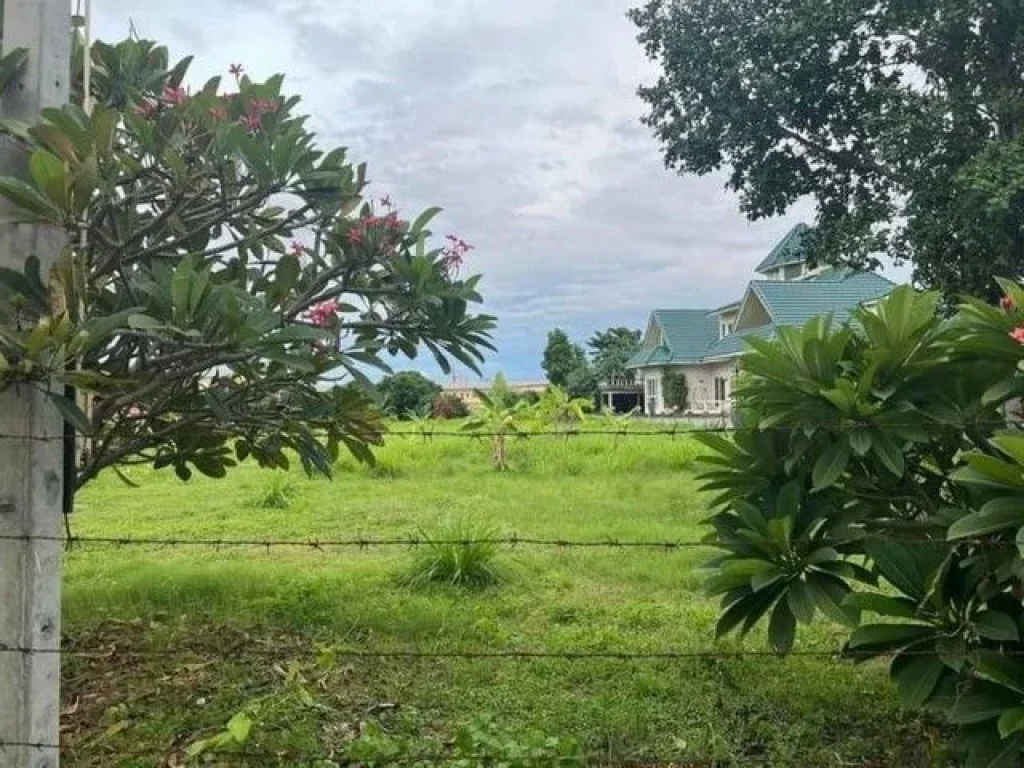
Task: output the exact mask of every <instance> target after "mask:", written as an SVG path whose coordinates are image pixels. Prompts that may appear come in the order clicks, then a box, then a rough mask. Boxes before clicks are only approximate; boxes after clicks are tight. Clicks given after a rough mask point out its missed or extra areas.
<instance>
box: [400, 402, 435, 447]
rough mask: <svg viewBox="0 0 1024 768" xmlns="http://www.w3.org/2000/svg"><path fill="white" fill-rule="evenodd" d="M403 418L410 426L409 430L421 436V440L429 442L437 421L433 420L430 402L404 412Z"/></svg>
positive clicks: (432, 437)
mask: <svg viewBox="0 0 1024 768" xmlns="http://www.w3.org/2000/svg"><path fill="white" fill-rule="evenodd" d="M405 420H406V421H408V422H409V426H410V427H412V430H411V431H412V432H415V433H416V434H418V435H419V436H420V437H421V438H423V442H425V443H429V442H430V441H431V440H433V439H434V429H435V428H436V424H437V423H436V422H435V421H434V414H433V406H432V404H428V405H426V406H424V407H422V408H420V409H419V410H417V411H409V412H408V413H406V414H405Z"/></svg>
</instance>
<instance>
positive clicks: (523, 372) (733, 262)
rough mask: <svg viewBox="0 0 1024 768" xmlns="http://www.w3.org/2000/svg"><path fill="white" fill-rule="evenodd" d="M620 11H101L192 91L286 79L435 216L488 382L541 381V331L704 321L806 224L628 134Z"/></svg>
mask: <svg viewBox="0 0 1024 768" xmlns="http://www.w3.org/2000/svg"><path fill="white" fill-rule="evenodd" d="M629 4H630V3H629V0H587V2H565V0H559V1H557V2H552V0H420V1H416V0H374V2H356V0H330V1H329V2H328V1H327V0H203V1H202V2H200V1H199V0H176V1H175V2H166V1H165V0H96V7H97V9H98V13H99V18H98V23H97V32H98V34H99V35H100V36H102V37H104V38H105V39H111V38H120V37H123V36H124V34H125V33H126V31H127V28H128V24H127V20H128V18H129V17H131V18H132V20H133V22H134V24H135V27H136V28H137V29H138V30H139V33H140V34H141V35H143V36H147V37H153V38H156V39H159V40H160V41H161V42H164V43H166V44H168V45H169V46H170V47H171V49H172V54H173V55H175V56H180V55H184V54H186V53H194V54H195V55H196V63H195V65H194V67H195V70H196V74H197V78H196V79H197V80H198V79H205V77H208V76H209V75H211V74H214V73H223V72H225V71H226V69H227V66H228V65H229V64H230V63H232V62H236V61H238V62H242V63H244V64H245V66H246V68H247V69H248V70H249V71H250V72H252V73H253V75H254V76H255V77H265V76H268V75H270V74H272V73H274V72H278V71H283V72H285V73H286V74H287V79H286V86H287V87H290V88H291V89H293V90H295V91H296V92H298V93H300V94H301V95H302V96H303V97H304V100H305V105H306V109H307V110H309V111H310V113H311V114H312V116H313V125H314V126H315V127H316V128H317V130H319V131H320V132H321V135H322V139H323V141H324V142H325V143H331V144H342V145H345V146H348V147H350V149H351V154H352V156H353V157H354V158H356V159H360V160H366V161H368V163H369V169H370V178H371V180H372V182H373V189H374V191H375V192H388V193H389V194H391V195H392V196H393V197H394V198H395V199H396V200H397V201H399V202H401V204H402V205H403V206H404V207H405V209H406V210H412V209H416V208H422V207H424V206H426V205H430V204H439V205H442V206H443V207H444V208H445V214H443V216H442V217H441V218H440V219H439V222H440V226H439V229H440V230H441V231H442V232H448V231H455V232H458V233H459V234H460V235H461V236H462V237H464V238H465V239H467V240H469V241H470V242H472V243H473V244H474V245H475V246H476V250H475V251H474V252H473V259H472V262H471V264H470V265H469V267H470V268H471V269H473V270H479V271H482V272H483V273H484V274H485V279H484V282H483V290H484V295H485V298H486V299H487V305H486V309H487V310H488V311H490V312H492V313H493V314H496V315H498V316H499V319H500V323H501V325H500V333H499V337H498V342H499V346H500V348H501V354H500V357H498V358H496V359H495V361H494V362H493V363H492V369H497V368H504V369H505V370H507V371H509V372H510V373H511V374H512V375H514V376H518V377H525V378H529V377H534V376H535V375H536V374H537V371H538V364H539V358H540V351H541V348H542V346H543V343H544V337H545V335H546V332H547V330H548V329H549V328H550V327H552V326H553V325H555V324H559V325H563V326H565V327H567V328H569V329H570V330H571V331H573V332H574V333H576V334H578V335H581V336H582V335H587V334H589V333H590V332H591V331H592V330H594V329H595V328H598V327H601V326H606V325H612V324H615V325H620V324H632V325H636V326H640V325H642V324H643V322H644V320H645V315H646V312H647V311H648V310H649V309H650V308H653V307H655V306H715V305H716V304H720V303H722V302H724V301H725V300H727V299H730V298H732V297H733V296H735V295H736V294H737V293H738V292H739V291H740V290H741V289H742V287H743V284H744V283H745V281H746V280H747V279H748V278H749V276H750V270H751V268H752V267H753V265H754V264H756V263H757V261H758V260H759V259H760V258H761V257H762V256H763V255H764V254H765V253H766V252H767V250H768V249H769V248H770V247H771V246H772V245H773V244H774V242H775V241H776V239H777V238H778V237H780V236H781V235H782V234H784V232H785V231H786V230H787V229H788V227H789V226H791V225H792V223H794V222H795V221H796V220H798V218H799V214H800V213H803V214H805V215H806V213H807V212H806V211H800V212H796V213H795V214H794V215H793V216H791V217H788V218H787V219H786V220H777V221H767V222H758V223H756V224H750V223H748V222H746V221H745V220H744V218H743V216H742V215H741V214H740V213H739V212H738V208H737V204H736V200H735V198H734V197H733V196H732V195H730V194H728V193H726V192H725V191H724V189H723V180H722V179H721V178H719V177H707V178H700V179H699V178H692V177H686V178H680V177H678V176H676V175H675V174H673V173H671V172H669V171H667V170H665V169H664V167H663V165H662V163H661V159H660V155H659V149H658V146H657V144H656V142H655V140H654V139H653V138H651V137H650V135H649V133H648V131H647V130H646V129H645V128H644V127H643V126H642V125H640V123H639V118H640V116H641V115H642V114H643V111H644V107H643V105H642V104H641V103H640V101H639V99H638V98H637V97H636V96H635V90H636V86H637V85H638V84H639V83H640V82H643V81H649V80H650V79H651V77H652V68H651V65H650V63H649V62H647V61H646V60H645V59H644V57H643V54H642V51H641V50H640V47H639V46H638V45H637V44H636V42H635V40H634V32H633V28H632V26H631V24H630V23H629V22H628V20H627V19H626V18H625V12H626V10H627V9H628V7H629Z"/></svg>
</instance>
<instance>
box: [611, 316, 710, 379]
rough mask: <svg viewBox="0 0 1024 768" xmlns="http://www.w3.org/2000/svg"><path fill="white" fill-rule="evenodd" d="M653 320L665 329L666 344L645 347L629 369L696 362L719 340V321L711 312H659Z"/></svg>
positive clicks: (631, 362)
mask: <svg viewBox="0 0 1024 768" xmlns="http://www.w3.org/2000/svg"><path fill="white" fill-rule="evenodd" d="M652 319H653V321H654V322H655V324H657V326H658V328H659V329H660V330H661V335H662V341H663V344H662V345H660V346H657V347H647V348H641V349H640V350H639V351H638V352H637V353H636V354H635V355H633V357H632V358H630V360H629V362H628V363H626V367H627V368H636V367H639V366H644V365H659V364H663V363H691V362H696V361H698V360H700V359H701V357H702V356H703V355H704V352H705V351H706V350H707V348H708V347H709V346H711V344H712V343H714V341H715V339H717V338H718V320H717V318H715V317H714V316H713V315H712V314H711V313H710V310H707V309H656V310H654V313H653V315H652Z"/></svg>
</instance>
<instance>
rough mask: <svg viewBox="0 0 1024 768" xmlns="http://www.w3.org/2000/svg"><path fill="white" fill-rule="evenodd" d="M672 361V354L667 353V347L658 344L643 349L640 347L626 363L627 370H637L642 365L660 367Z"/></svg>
mask: <svg viewBox="0 0 1024 768" xmlns="http://www.w3.org/2000/svg"><path fill="white" fill-rule="evenodd" d="M671 360H672V353H671V352H669V350H668V347H666V346H665V345H664V344H659V345H658V346H656V347H649V348H646V349H645V348H643V347H641V348H640V349H638V350H637V351H636V352H635V353H633V356H632V357H631V358H629V361H628V362H627V363H626V367H627V368H637V367H640V366H644V365H661V364H663V363H667V362H670V361H671Z"/></svg>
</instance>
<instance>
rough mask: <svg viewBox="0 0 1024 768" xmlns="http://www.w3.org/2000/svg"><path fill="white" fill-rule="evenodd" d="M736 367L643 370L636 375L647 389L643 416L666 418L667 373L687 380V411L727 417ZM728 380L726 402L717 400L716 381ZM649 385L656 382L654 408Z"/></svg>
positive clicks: (731, 364) (733, 364) (701, 365)
mask: <svg viewBox="0 0 1024 768" xmlns="http://www.w3.org/2000/svg"><path fill="white" fill-rule="evenodd" d="M736 369H737V364H736V361H734V360H723V361H718V362H710V363H693V364H687V365H673V366H668V367H664V368H662V367H659V368H643V369H640V370H638V371H637V379H638V380H639V381H640V383H641V384H642V385H643V388H644V413H646V414H647V415H649V416H666V415H668V414H669V412H670V409H669V408H667V407H666V406H665V373H666V372H667V371H671V372H672V373H681V374H683V375H684V376H685V377H686V391H687V393H688V398H687V399H688V403H687V411H688V412H693V413H727V412H729V411H730V410H731V408H732V403H731V398H732V391H733V385H734V383H735V377H736ZM716 377H721V378H723V379H725V380H726V399H725V400H724V401H719V400H716V399H715V383H714V382H715V378H716ZM649 381H656V382H657V385H656V387H657V396H656V398H654V401H655V402H654V403H653V405H654V408H653V410H652V409H651V405H652V403H651V402H650V400H649V399H648V395H647V393H648V391H649V386H650V385H649V384H648V382H649Z"/></svg>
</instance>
